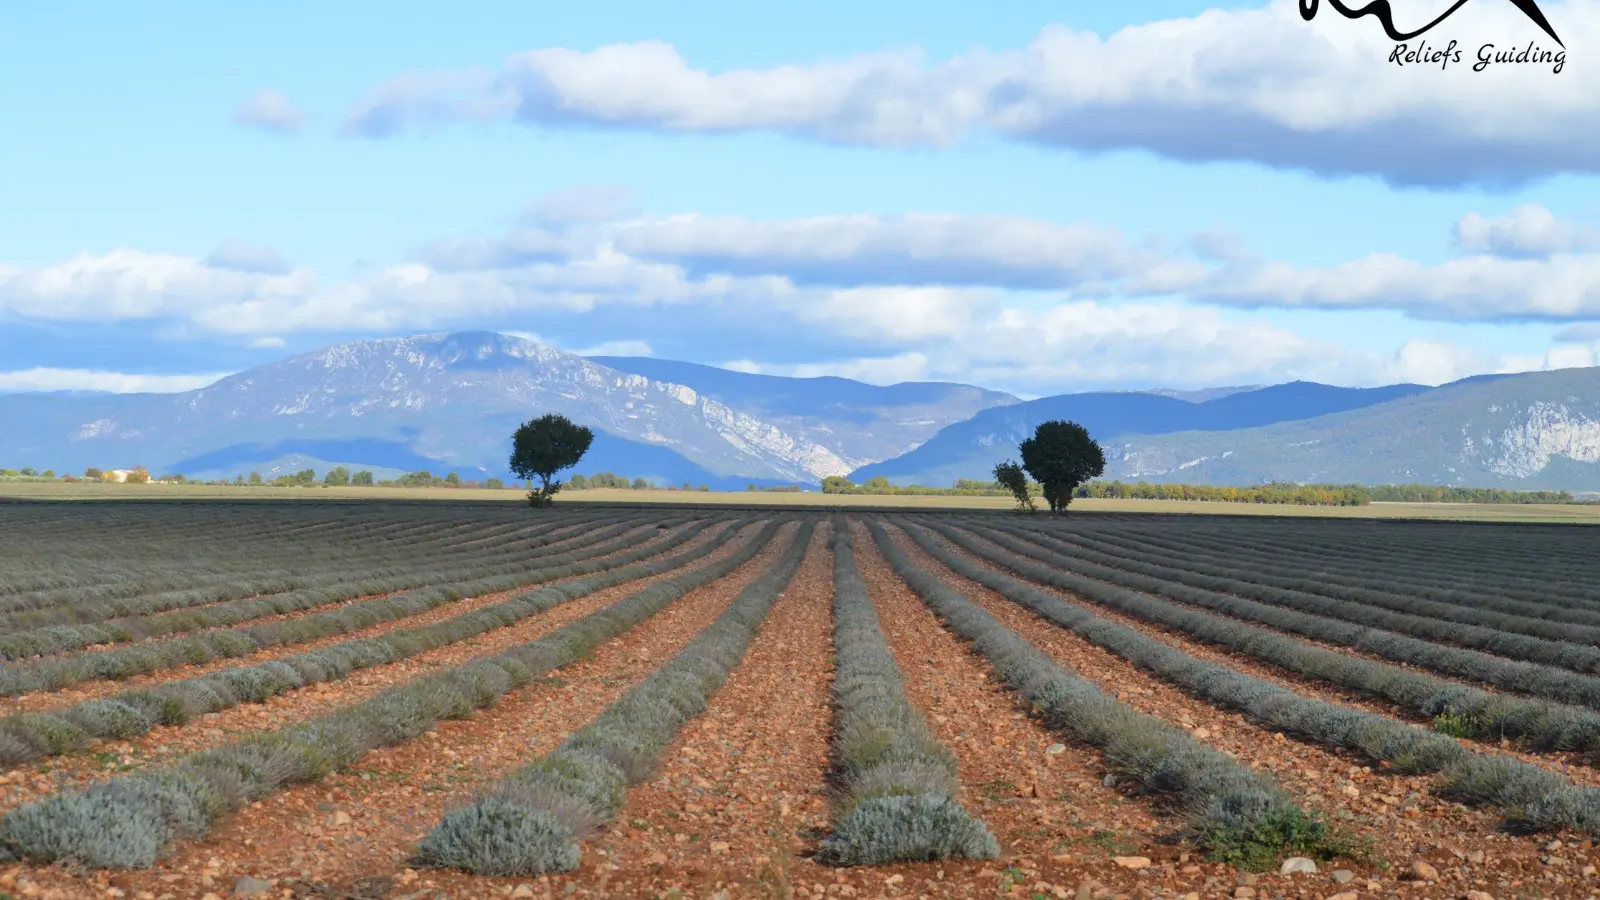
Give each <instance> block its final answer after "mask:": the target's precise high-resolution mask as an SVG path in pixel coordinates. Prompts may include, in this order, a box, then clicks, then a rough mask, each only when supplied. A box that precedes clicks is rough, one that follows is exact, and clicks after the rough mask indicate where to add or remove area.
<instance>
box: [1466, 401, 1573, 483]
mask: <svg viewBox="0 0 1600 900" xmlns="http://www.w3.org/2000/svg"><path fill="white" fill-rule="evenodd" d="M1500 411H1501V410H1500V409H1499V407H1497V406H1491V407H1490V409H1489V412H1490V413H1491V414H1495V413H1499V412H1500ZM1511 419H1512V422H1511V424H1510V425H1508V426H1506V427H1504V428H1501V429H1499V430H1498V431H1496V430H1495V429H1493V428H1489V429H1485V430H1484V431H1483V432H1481V435H1480V438H1479V439H1478V440H1477V441H1474V440H1473V438H1472V437H1471V436H1465V437H1464V438H1463V440H1462V448H1461V458H1462V460H1463V461H1464V462H1477V463H1478V464H1479V465H1482V466H1483V467H1484V468H1486V469H1488V470H1489V471H1490V472H1493V473H1495V474H1496V475H1500V476H1502V477H1504V478H1531V477H1533V476H1535V475H1538V474H1539V473H1540V472H1543V471H1544V470H1545V469H1546V468H1548V467H1549V466H1550V463H1551V461H1552V460H1554V459H1556V458H1558V457H1560V458H1565V459H1569V460H1572V461H1573V462H1580V463H1596V462H1600V422H1597V421H1595V420H1594V419H1592V418H1590V417H1589V416H1588V415H1587V414H1585V413H1583V412H1581V411H1578V410H1574V409H1571V408H1569V407H1568V406H1567V405H1566V404H1565V403H1550V402H1544V401H1536V402H1533V403H1530V404H1528V405H1527V406H1526V407H1525V408H1523V409H1520V410H1514V411H1511ZM1470 428H1471V426H1470V425H1469V426H1468V427H1467V428H1464V429H1463V432H1466V431H1469V430H1470Z"/></svg>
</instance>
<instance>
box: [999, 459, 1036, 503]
mask: <svg viewBox="0 0 1600 900" xmlns="http://www.w3.org/2000/svg"><path fill="white" fill-rule="evenodd" d="M994 480H995V481H996V482H998V483H999V484H1000V485H1001V486H1003V487H1004V488H1005V489H1006V490H1008V491H1010V492H1011V496H1012V497H1013V498H1014V499H1015V500H1016V501H1017V508H1018V509H1024V510H1027V511H1028V512H1033V509H1034V506H1033V495H1032V494H1030V493H1028V473H1026V472H1024V471H1022V466H1019V465H1017V463H1016V462H1014V461H1012V460H1009V459H1008V460H1006V461H1005V462H1003V463H1000V464H999V465H997V466H995V467H994Z"/></svg>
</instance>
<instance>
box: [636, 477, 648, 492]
mask: <svg viewBox="0 0 1600 900" xmlns="http://www.w3.org/2000/svg"><path fill="white" fill-rule="evenodd" d="M633 489H634V490H636V491H644V490H649V489H650V482H648V481H645V480H644V479H643V478H635V479H634V480H633Z"/></svg>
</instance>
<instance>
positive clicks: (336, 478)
mask: <svg viewBox="0 0 1600 900" xmlns="http://www.w3.org/2000/svg"><path fill="white" fill-rule="evenodd" d="M322 483H323V484H327V485H332V486H334V487H343V486H344V485H347V484H349V483H350V470H349V469H346V468H345V467H344V466H334V467H333V468H331V469H329V470H328V474H326V475H324V476H322Z"/></svg>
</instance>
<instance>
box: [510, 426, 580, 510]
mask: <svg viewBox="0 0 1600 900" xmlns="http://www.w3.org/2000/svg"><path fill="white" fill-rule="evenodd" d="M593 442H594V432H593V431H591V430H590V429H588V428H585V427H583V426H582V425H575V424H573V422H572V420H571V419H568V418H567V417H566V416H561V415H556V414H555V413H549V414H547V415H543V416H540V417H539V418H537V419H534V420H532V421H530V422H528V423H526V424H524V425H523V426H522V427H521V428H518V429H517V431H516V434H513V435H512V436H511V471H513V472H515V473H516V475H517V477H518V478H521V479H522V480H523V481H525V482H528V487H529V489H528V503H529V504H530V505H532V506H549V505H550V504H551V503H554V502H555V497H556V492H557V491H559V490H561V482H559V481H556V480H554V479H555V474H556V473H557V472H559V471H561V470H562V469H570V468H572V467H573V466H575V465H577V464H578V461H579V460H581V459H583V454H585V453H587V452H589V445H590V444H591V443H593ZM536 475H537V476H538V477H539V482H540V484H539V488H538V490H534V489H533V485H532V481H533V478H534V476H536Z"/></svg>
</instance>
